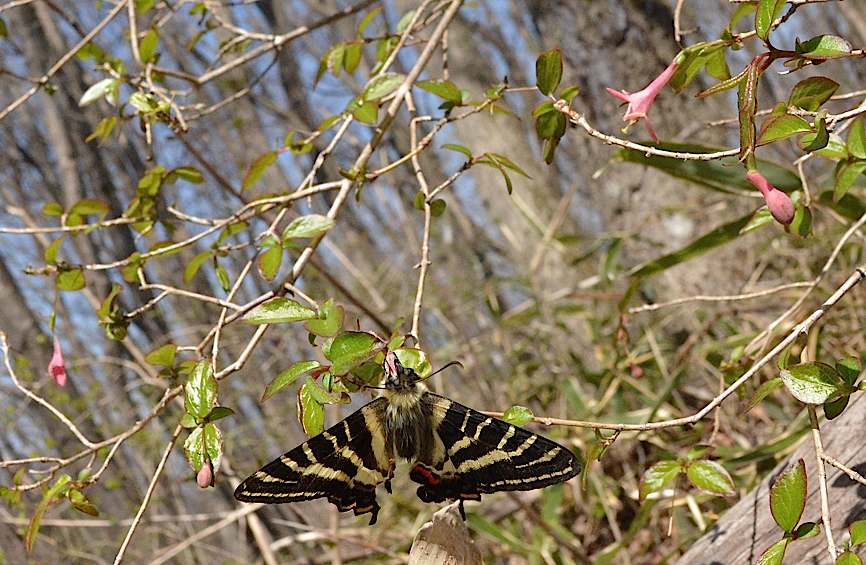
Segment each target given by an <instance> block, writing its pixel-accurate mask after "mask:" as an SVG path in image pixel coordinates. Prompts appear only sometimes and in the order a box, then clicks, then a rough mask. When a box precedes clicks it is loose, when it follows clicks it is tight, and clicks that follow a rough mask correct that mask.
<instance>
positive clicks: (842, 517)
mask: <svg viewBox="0 0 866 565" xmlns="http://www.w3.org/2000/svg"><path fill="white" fill-rule="evenodd" d="M818 412H819V415H820V413H821V409H820V408H819V409H818ZM820 427H821V439H822V441H823V443H824V453H825V454H826V455H828V456H830V457H833V458H834V459H836V460H837V461H839V462H841V463H842V464H844V465H845V466H846V467H848V468H850V469H854V470H855V471H857V472H858V473H860V474H861V475H862V474H866V449H864V447H866V398H864V395H863V394H855V395H854V396H853V397H851V403H850V404H849V405H848V408H847V409H846V410H845V412H844V413H843V414H842V415H841V416H839V417H838V418H836V419H835V420H833V421H826V420H821V421H820ZM800 458H802V459H803V460H804V461H805V462H806V476H807V477H808V482H807V493H806V497H807V498H806V509H805V511H804V512H803V517H802V518H801V520H800V521H801V523H802V522H804V521H810V522H818V523H820V522H821V495H820V493H819V491H818V472H817V467H816V458H815V448H814V445H813V443H812V434H811V433H809V434H807V435H806V440H805V441H804V442H803V444H802V445H801V446H800V447H799V448H798V449H797V450H796V452H795V453H794V454H793V455H791V456H790V457H788V458H787V459H785V461H783V462H782V463H780V464H779V465H778V466H777V467H776V468H775V469H774V470H773V472H772V473H770V474H769V475H768V476H767V477H766V478H765V479H764V480H763V481H761V483H760V485H759V486H758V487H757V488H755V489H753V490H752V491H751V492H749V494H748V495H746V496H744V497H743V498H742V499H741V500H740V501H739V502H737V504H735V505H734V506H733V507H732V508H731V509H730V510H728V511H727V512H725V514H724V515H723V516H722V517H721V519H720V520H719V521H718V522H716V523H715V524H714V525H713V526H711V527H710V528H709V529H708V530H707V532H706V534H705V535H704V536H703V537H702V538H700V539H699V540H698V541H697V542H695V543H694V544H693V545H692V546H691V547H690V548H689V549H688V551H686V553H685V554H684V555H683V556H682V557H681V558H680V559H679V560H678V561H677V564H678V565H704V564H706V565H722V564H725V565H727V564H728V563H743V564H745V563H757V561H758V559H760V557H761V554H762V553H763V552H764V550H765V549H767V548H768V547H770V546H771V545H772V544H773V543H775V542H776V541H778V540H779V539H780V538H781V537H782V531H781V530H780V529H779V527H778V526H777V525H776V523H775V522H774V521H773V517H772V515H771V514H770V496H769V494H770V486H771V485H772V484H773V482H774V481H775V480H776V478H777V477H778V476H779V475H780V474H781V473H782V472H783V471H785V470H786V469H788V468H790V467H791V466H792V465H794V464H795V463H796V462H797V460H798V459H800ZM825 466H826V469H827V490H828V493H829V495H828V499H829V505H830V517H831V525H832V528H831V530H832V532H833V539H834V541H835V545H836V547H837V548H840V547H841V546H842V545H843V543H845V542H846V541H847V540H848V539H849V536H848V525H849V524H850V523H851V522H853V521H855V520H862V519H863V518H866V486H863V485H861V484H859V483H857V482H855V481H853V480H851V479H850V478H849V477H848V476H847V475H845V473H843V472H842V471H840V470H838V469H836V468H835V467H832V466H830V465H829V464H826V465H825ZM861 553H862V552H861ZM784 563H785V564H786V565H787V564H793V563H808V564H810V565H817V564H823V563H832V561H831V559H830V554H829V553H828V551H827V538H826V535H825V534H824V531H823V528H822V530H821V533H820V534H819V535H817V536H815V537H812V538H808V539H805V540H801V541H795V542H792V543H790V544H789V545H788V549H787V551H786V553H785V560H784Z"/></svg>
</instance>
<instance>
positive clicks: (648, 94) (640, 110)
mask: <svg viewBox="0 0 866 565" xmlns="http://www.w3.org/2000/svg"><path fill="white" fill-rule="evenodd" d="M678 66H679V65H678V63H677V59H674V61H673V62H672V63H671V64H670V65H668V68H666V69H665V70H664V71H662V74H660V75H659V76H657V77H656V78H655V80H653V81H652V82H651V83H649V85H647V87H646V88H644V89H643V90H639V91H637V92H632V93H628V92H626V91H625V90H614V89H613V88H608V89H607V91H608V92H609V93H611V94H612V95H614V96H616V97H617V98H619V99H620V100H622V101H623V102H627V103H628V108H626V111H625V116H623V117H622V119H623V120H624V121H626V122H629V125H631V124H633V123H635V122H636V121H638V120H640V119H641V118H643V120H644V125H646V129H647V131H648V132H649V134H650V136H652V138H653V140H655V141H658V139H659V138H658V136H657V135H656V132H655V130H654V129H653V127H652V124H650V121H649V118H648V117H647V114H648V113H649V110H650V107H651V106H652V104H653V101H654V100H655V98H656V96H658V94H659V92H661V91H662V89H663V88H664V87H665V85H666V84H667V83H668V82H670V80H671V77H673V76H674V73H675V72H676V71H677V67H678Z"/></svg>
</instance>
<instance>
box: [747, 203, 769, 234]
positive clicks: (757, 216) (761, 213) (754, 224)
mask: <svg viewBox="0 0 866 565" xmlns="http://www.w3.org/2000/svg"><path fill="white" fill-rule="evenodd" d="M773 222H774V220H773V215H772V214H771V213H770V209H769V208H767V207H766V206H761V207H760V208H758V209H757V210H755V213H754V214H752V218H751V219H750V220H749V223H748V224H746V225H745V226H743V229H741V230H740V235H742V234H744V233H749V232H753V231H755V230H758V229H760V228H762V227H764V226H766V225H768V224H771V223H773Z"/></svg>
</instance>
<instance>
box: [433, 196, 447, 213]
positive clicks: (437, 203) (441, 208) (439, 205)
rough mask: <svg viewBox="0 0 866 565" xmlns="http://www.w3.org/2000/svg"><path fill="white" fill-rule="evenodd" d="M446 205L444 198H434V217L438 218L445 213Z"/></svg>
mask: <svg viewBox="0 0 866 565" xmlns="http://www.w3.org/2000/svg"><path fill="white" fill-rule="evenodd" d="M445 207H446V204H445V201H444V200H442V199H441V198H437V199H436V200H434V201H433V202H431V203H430V214H431V215H432V216H433V217H434V218H438V217H439V216H441V215H442V214H444V213H445Z"/></svg>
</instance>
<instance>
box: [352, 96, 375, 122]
mask: <svg viewBox="0 0 866 565" xmlns="http://www.w3.org/2000/svg"><path fill="white" fill-rule="evenodd" d="M349 108H350V109H351V111H352V117H354V118H355V119H356V120H358V121H359V122H361V123H362V124H367V125H368V126H375V125H376V124H378V123H379V104H378V103H377V102H375V101H373V100H367V101H363V100H361V99H360V98H359V99H357V100H355V101H353V102H350V103H349Z"/></svg>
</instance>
